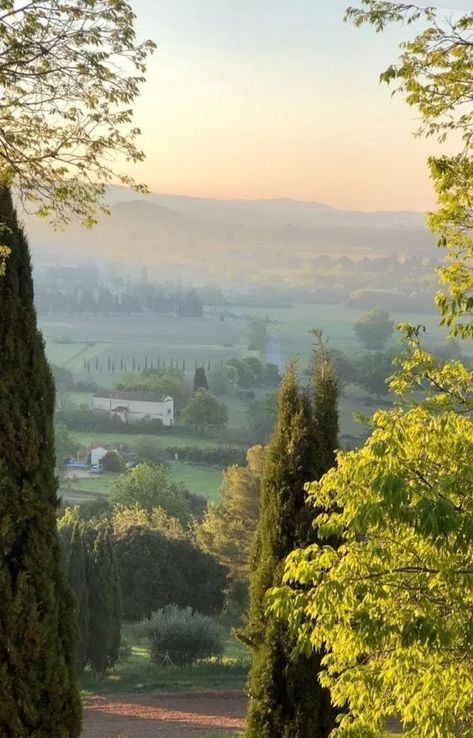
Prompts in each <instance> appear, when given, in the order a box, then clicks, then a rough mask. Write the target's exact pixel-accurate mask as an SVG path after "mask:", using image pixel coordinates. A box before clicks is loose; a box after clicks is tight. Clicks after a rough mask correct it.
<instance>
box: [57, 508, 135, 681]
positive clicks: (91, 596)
mask: <svg viewBox="0 0 473 738" xmlns="http://www.w3.org/2000/svg"><path fill="white" fill-rule="evenodd" d="M59 534H60V541H61V554H62V563H63V569H64V572H65V575H66V580H67V582H68V584H69V589H70V592H71V594H72V597H73V600H74V611H75V619H76V623H77V651H76V666H77V671H78V672H79V673H80V672H82V671H83V670H84V668H85V667H86V666H90V667H91V668H92V670H93V671H94V672H95V673H96V674H105V672H106V671H107V669H109V668H111V667H113V666H114V664H115V663H116V662H117V660H118V657H119V655H120V643H121V635H120V628H121V614H122V600H121V590H120V584H119V578H118V568H117V561H116V557H115V553H114V549H113V545H112V538H111V532H110V529H109V526H108V525H107V524H106V523H99V524H98V525H96V526H92V525H86V523H85V522H84V521H82V520H80V518H79V517H78V514H77V513H76V514H74V512H73V511H69V512H68V513H66V514H65V515H64V516H63V518H62V519H61V520H60V525H59Z"/></svg>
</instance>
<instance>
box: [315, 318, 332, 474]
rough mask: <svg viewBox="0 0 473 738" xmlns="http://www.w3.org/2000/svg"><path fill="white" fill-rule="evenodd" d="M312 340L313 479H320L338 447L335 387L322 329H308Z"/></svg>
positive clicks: (328, 467) (330, 464)
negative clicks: (315, 458) (315, 449)
mask: <svg viewBox="0 0 473 738" xmlns="http://www.w3.org/2000/svg"><path fill="white" fill-rule="evenodd" d="M312 333H313V335H314V336H315V343H314V375H313V391H314V421H315V437H316V442H317V464H316V475H315V477H314V479H315V480H318V479H320V478H321V477H322V476H323V475H324V474H325V473H326V472H327V471H328V470H329V469H331V468H332V466H334V464H335V452H336V450H337V448H338V442H339V438H338V434H339V417H338V398H339V389H338V382H337V376H336V372H335V367H334V365H333V362H332V360H331V358H330V353H329V351H328V350H327V344H326V342H324V339H323V335H322V331H321V330H314V331H312Z"/></svg>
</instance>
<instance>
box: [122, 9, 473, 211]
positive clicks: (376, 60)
mask: <svg viewBox="0 0 473 738" xmlns="http://www.w3.org/2000/svg"><path fill="white" fill-rule="evenodd" d="M347 4H348V0H343V1H341V0H318V2H317V3H314V2H309V1H308V0H294V2H293V3H292V4H291V5H290V6H288V5H287V4H286V3H284V2H283V1H282V0H271V1H270V0H260V1H259V2H258V3H257V4H255V3H252V2H250V0H241V1H240V2H239V3H238V8H235V5H234V4H233V3H231V2H230V0H203V2H202V3H200V4H199V7H198V8H196V7H195V3H193V2H192V0H179V2H177V3H176V2H175V1H173V2H171V0H158V1H156V0H136V2H135V4H134V9H135V12H136V14H137V30H138V34H139V36H140V37H142V38H144V37H151V38H153V39H154V40H155V41H156V42H157V44H158V49H157V52H156V54H155V56H154V57H153V58H152V60H151V62H150V65H149V69H148V72H147V75H146V77H147V81H146V83H145V85H144V86H143V89H142V94H141V96H140V98H139V100H138V101H137V105H136V123H137V125H138V126H139V127H140V128H141V130H142V138H141V145H142V147H143V149H144V151H145V153H146V156H147V159H146V161H145V162H144V163H142V164H139V165H137V166H134V167H132V168H130V170H129V171H130V173H132V174H133V176H135V177H136V179H137V180H138V181H142V182H145V183H147V184H148V186H149V188H150V190H151V191H153V192H157V193H172V194H173V195H181V196H189V197H200V198H211V199H219V200H226V199H230V200H236V199H238V200H254V199H258V200H264V199H266V200H267V199H285V198H289V199H294V200H300V201H306V202H320V203H324V204H327V205H328V206H330V207H336V208H340V209H349V210H360V211H367V212H369V211H380V210H381V211H394V212H399V211H414V212H425V211H427V210H429V209H432V208H433V207H434V205H435V196H434V193H433V188H432V183H431V181H430V179H429V173H428V169H427V157H428V155H429V154H431V153H433V152H434V151H435V150H436V144H435V142H434V141H433V140H428V141H425V140H419V139H416V138H415V137H414V135H413V133H414V131H415V129H416V127H417V122H416V120H415V113H414V111H413V110H412V109H410V108H409V107H408V106H407V105H406V104H405V102H404V101H403V99H402V97H401V96H395V97H391V89H390V88H388V87H387V86H386V85H380V84H379V74H380V73H381V72H382V71H383V70H384V69H385V68H386V67H387V66H388V65H389V64H390V63H392V62H393V61H395V59H396V58H397V53H398V45H399V43H400V41H402V40H403V39H404V38H406V34H412V32H413V29H407V28H389V29H387V31H386V32H385V33H383V34H382V35H380V34H376V33H375V32H374V31H373V29H371V28H362V29H355V28H353V27H352V26H351V25H349V24H347V23H344V22H343V15H344V11H345V8H346V5H347ZM446 5H447V6H451V7H452V8H453V7H455V8H461V7H464V6H465V0H459V2H453V3H448V2H447V3H446ZM470 5H471V3H470ZM448 12H450V11H448Z"/></svg>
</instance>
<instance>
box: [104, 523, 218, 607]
mask: <svg viewBox="0 0 473 738" xmlns="http://www.w3.org/2000/svg"><path fill="white" fill-rule="evenodd" d="M151 525H153V522H151V523H150V524H149V523H146V524H145V525H142V526H132V527H129V528H123V529H121V530H120V531H119V532H118V533H117V535H116V536H115V539H114V550H115V554H116V557H117V563H118V571H119V574H120V586H121V592H122V596H123V612H124V616H125V617H126V618H129V619H133V620H137V619H141V618H144V617H150V616H151V613H152V612H154V611H156V610H158V609H160V608H161V607H165V606H166V605H171V604H175V605H178V606H179V607H192V609H193V610H198V611H199V612H203V613H206V614H208V615H211V614H218V613H220V612H221V610H222V608H223V604H224V601H225V588H226V584H227V578H226V571H225V569H224V568H223V567H222V566H220V564H219V563H218V562H217V561H216V559H215V558H214V557H213V556H210V555H209V554H206V553H204V552H203V551H200V550H199V549H198V548H197V547H196V546H195V545H194V544H193V543H192V542H191V541H189V540H187V539H185V538H182V537H175V536H174V535H173V536H171V537H168V536H167V532H166V531H162V530H157V529H153V528H152V527H151Z"/></svg>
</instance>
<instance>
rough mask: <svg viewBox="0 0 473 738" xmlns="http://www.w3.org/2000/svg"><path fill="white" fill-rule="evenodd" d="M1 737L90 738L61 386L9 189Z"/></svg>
mask: <svg viewBox="0 0 473 738" xmlns="http://www.w3.org/2000/svg"><path fill="white" fill-rule="evenodd" d="M0 223H2V230H1V233H0V243H1V244H2V245H4V246H7V247H8V248H9V249H10V250H11V253H10V255H9V257H8V259H7V263H6V269H5V273H4V274H3V275H2V276H1V277H0V521H1V524H0V547H1V556H0V598H1V606H0V735H5V736H8V738H25V736H35V738H51V736H57V738H73V737H75V736H78V735H79V733H80V701H79V695H78V690H77V685H76V679H75V669H74V665H75V648H74V640H75V639H74V625H73V620H72V612H71V611H72V601H71V597H70V595H69V594H68V592H67V590H66V587H65V584H64V580H63V575H62V572H61V568H60V552H59V541H58V536H57V531H56V508H57V504H58V501H57V483H56V479H55V474H54V467H55V458H54V435H53V412H54V384H53V380H52V377H51V373H50V371H49V367H48V364H47V362H46V358H45V353H44V344H43V340H42V337H41V335H40V333H39V331H38V329H37V324H36V313H35V310H34V306H33V282H32V273H31V263H30V255H29V249H28V244H27V241H26V238H25V236H24V234H23V231H22V229H21V227H20V226H19V224H18V221H17V216H16V212H15V210H14V207H13V202H12V197H11V193H10V191H9V189H7V188H2V189H0Z"/></svg>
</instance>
